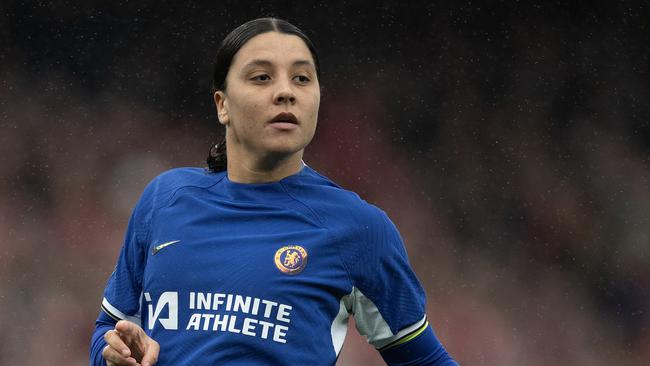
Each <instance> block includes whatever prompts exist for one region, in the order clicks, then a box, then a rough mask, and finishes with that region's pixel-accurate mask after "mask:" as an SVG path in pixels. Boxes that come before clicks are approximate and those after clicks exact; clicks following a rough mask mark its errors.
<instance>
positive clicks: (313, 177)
mask: <svg viewBox="0 0 650 366" xmlns="http://www.w3.org/2000/svg"><path fill="white" fill-rule="evenodd" d="M290 184H291V185H290V187H289V188H290V190H289V191H290V193H291V194H292V195H294V196H295V198H296V199H299V200H300V201H302V202H303V203H305V204H306V205H308V206H309V207H310V208H312V209H313V210H314V211H316V212H317V214H318V215H319V216H320V217H321V218H322V219H324V220H326V221H329V222H345V223H349V224H352V225H353V226H354V227H356V228H364V227H368V226H374V225H377V224H382V223H383V222H384V220H385V217H386V214H385V213H384V211H382V210H381V209H380V208H378V207H377V206H375V205H373V204H371V203H369V202H367V201H365V200H364V199H363V198H362V197H360V196H359V195H358V194H357V193H356V192H353V191H350V190H347V189H345V188H343V187H341V186H339V185H338V184H336V183H334V182H333V181H332V180H331V179H329V178H327V177H326V176H324V175H322V174H321V173H318V172H317V171H315V170H314V169H312V168H310V167H305V169H304V172H303V173H302V174H300V177H299V180H296V181H293V182H291V183H290Z"/></svg>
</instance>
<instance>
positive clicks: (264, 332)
mask: <svg viewBox="0 0 650 366" xmlns="http://www.w3.org/2000/svg"><path fill="white" fill-rule="evenodd" d="M257 323H258V324H260V325H262V338H263V339H267V338H268V336H269V328H271V327H273V325H274V324H273V323H269V322H265V321H262V320H260V321H258V322H257Z"/></svg>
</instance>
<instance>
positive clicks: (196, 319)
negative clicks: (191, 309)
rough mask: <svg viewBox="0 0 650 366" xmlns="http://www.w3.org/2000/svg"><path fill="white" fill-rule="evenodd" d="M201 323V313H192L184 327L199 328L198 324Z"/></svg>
mask: <svg viewBox="0 0 650 366" xmlns="http://www.w3.org/2000/svg"><path fill="white" fill-rule="evenodd" d="M200 324H201V314H192V317H191V318H190V321H189V322H187V327H186V328H185V329H187V330H189V329H190V328H193V329H194V330H199V325H200Z"/></svg>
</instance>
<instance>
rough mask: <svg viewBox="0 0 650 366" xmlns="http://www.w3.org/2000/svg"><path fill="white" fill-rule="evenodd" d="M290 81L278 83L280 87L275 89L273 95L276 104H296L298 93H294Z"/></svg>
mask: <svg viewBox="0 0 650 366" xmlns="http://www.w3.org/2000/svg"><path fill="white" fill-rule="evenodd" d="M289 84H290V81H286V82H282V83H278V88H277V90H276V91H275V95H274V96H273V102H274V103H275V104H295V103H296V95H295V94H294V93H293V89H292V88H291V86H290V85H289Z"/></svg>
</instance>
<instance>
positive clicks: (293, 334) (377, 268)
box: [91, 166, 453, 365]
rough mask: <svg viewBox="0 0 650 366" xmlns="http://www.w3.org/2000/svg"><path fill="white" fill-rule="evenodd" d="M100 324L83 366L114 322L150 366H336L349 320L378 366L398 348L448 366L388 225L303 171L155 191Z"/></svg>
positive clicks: (195, 171)
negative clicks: (153, 350)
mask: <svg viewBox="0 0 650 366" xmlns="http://www.w3.org/2000/svg"><path fill="white" fill-rule="evenodd" d="M102 310H103V314H100V318H99V319H98V322H97V324H98V326H97V330H96V332H95V333H96V334H95V336H94V338H93V345H92V350H91V365H93V364H97V360H99V361H101V348H103V346H105V343H102V342H103V340H102V339H101V335H103V332H105V331H106V330H107V329H110V326H111V323H112V324H114V323H115V321H117V320H120V319H127V320H130V321H132V322H135V323H137V324H138V325H140V326H141V327H142V328H143V329H144V330H145V331H146V332H147V334H148V335H149V336H150V337H152V338H153V339H155V340H156V341H157V342H158V343H159V344H160V354H159V361H158V365H182V364H192V365H217V364H218V365H334V364H335V362H336V359H337V357H338V354H339V352H340V350H341V347H342V345H343V341H344V338H345V334H346V331H347V321H348V317H349V316H350V315H354V317H355V323H356V325H357V329H358V331H359V332H360V333H361V334H363V335H364V336H366V337H367V338H368V341H369V342H370V343H371V344H372V345H373V346H375V347H376V348H377V349H379V350H380V351H381V352H382V356H384V358H385V359H387V361H388V362H389V363H390V358H391V357H397V358H395V359H396V360H397V359H399V358H400V356H399V352H398V351H399V350H400V349H403V348H404V347H406V345H408V344H412V345H413V346H411V347H415V348H417V349H419V351H418V352H421V353H422V357H423V358H422V359H423V360H424V359H425V357H428V359H429V360H434V359H438V360H443V359H444V360H448V356H447V355H446V353H445V352H444V349H443V348H442V347H441V346H440V344H439V343H437V340H435V336H433V332H432V331H431V330H430V327H428V323H427V320H426V315H425V295H424V291H423V289H422V287H421V286H420V284H419V283H418V280H417V279H416V277H415V275H414V274H413V271H412V270H411V268H410V265H409V262H408V258H407V255H406V252H405V250H404V246H403V244H402V240H401V238H400V235H399V233H398V231H397V229H396V228H395V226H394V225H393V223H392V222H391V221H390V220H389V219H388V217H387V216H386V214H385V213H384V212H383V211H381V210H379V209H378V208H377V207H375V206H373V205H371V204H368V203H367V202H365V201H363V200H362V199H360V198H359V197H358V196H357V195H356V194H354V193H352V192H349V191H346V190H344V189H342V188H341V187H339V186H337V185H336V184H334V183H333V182H332V181H330V180H329V179H327V178H325V177H323V176H321V175H320V174H318V173H317V172H315V171H314V170H312V169H311V168H309V167H306V166H305V167H304V168H303V169H302V170H301V171H300V172H299V173H297V174H295V175H292V176H289V177H287V178H284V179H282V180H280V181H278V182H274V183H264V184H241V183H236V182H232V181H230V180H229V179H228V176H227V174H226V173H225V172H221V173H212V172H209V171H207V170H204V169H200V168H181V169H174V170H171V171H168V172H166V173H164V174H162V175H160V176H159V177H157V178H156V179H154V180H153V181H152V182H151V183H150V184H149V185H148V186H147V188H146V189H145V191H144V193H143V195H142V197H141V199H140V200H139V202H138V204H137V206H136V207H135V209H134V211H133V214H132V216H131V219H130V222H129V226H128V230H127V234H126V238H125V242H124V245H123V247H122V250H121V253H120V256H119V259H118V262H117V266H116V268H115V271H114V272H113V274H112V275H111V277H110V279H109V281H108V285H107V287H106V289H105V292H104V299H103V301H102ZM107 326H108V327H109V328H106V327H107ZM427 333H430V335H429V336H425V335H423V334H427ZM431 337H433V338H431ZM431 339H433V340H435V341H434V342H431ZM423 342H424V343H423ZM419 343H422V344H419ZM418 344H419V345H418ZM415 348H414V349H415ZM427 349H429V351H427ZM98 352H99V357H98V356H97V354H98ZM395 352H397V353H395ZM427 352H428V353H427ZM402 353H403V352H402ZM434 353H435V354H434ZM392 354H394V355H392ZM391 355H392V356H391ZM450 362H453V361H450ZM395 364H397V363H395ZM418 364H420V363H418ZM421 364H423V365H424V364H427V365H428V364H434V363H421ZM441 364H442V363H441Z"/></svg>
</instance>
